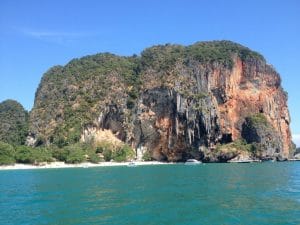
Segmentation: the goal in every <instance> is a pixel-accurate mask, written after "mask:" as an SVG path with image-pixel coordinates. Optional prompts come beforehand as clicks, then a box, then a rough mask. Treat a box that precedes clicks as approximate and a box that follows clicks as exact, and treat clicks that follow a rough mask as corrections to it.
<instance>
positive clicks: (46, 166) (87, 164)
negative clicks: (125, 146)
mask: <svg viewBox="0 0 300 225" xmlns="http://www.w3.org/2000/svg"><path fill="white" fill-rule="evenodd" d="M170 164H173V163H164V162H158V161H149V162H142V161H135V162H134V165H135V166H142V165H170ZM128 165H129V162H100V163H97V164H95V163H90V162H84V163H79V164H67V163H64V162H51V163H44V164H41V165H31V164H20V163H16V164H14V165H7V166H0V170H26V169H59V168H90V167H104V166H107V167H108V166H128Z"/></svg>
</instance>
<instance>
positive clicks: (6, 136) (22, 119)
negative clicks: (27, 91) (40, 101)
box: [0, 100, 28, 145]
mask: <svg viewBox="0 0 300 225" xmlns="http://www.w3.org/2000/svg"><path fill="white" fill-rule="evenodd" d="M27 132H28V113H27V111H26V110H25V109H24V108H23V106H22V105H21V104H20V103H18V102H17V101H14V100H6V101H3V102H1V103H0V141H3V142H7V143H9V144H14V145H21V144H24V143H25V140H26V136H27Z"/></svg>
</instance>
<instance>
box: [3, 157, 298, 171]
mask: <svg viewBox="0 0 300 225" xmlns="http://www.w3.org/2000/svg"><path fill="white" fill-rule="evenodd" d="M296 161H300V159H288V160H286V161H283V162H296ZM130 163H131V162H100V163H91V162H83V163H78V164H68V163H65V162H60V161H58V162H50V163H44V164H42V165H32V164H22V163H16V164H14V165H2V166H0V171H1V170H30V169H63V168H93V167H114V166H129V167H130V166H131V167H135V166H150V165H174V164H184V163H180V162H159V161H133V163H134V164H133V165H130ZM211 163H218V162H211ZM227 163H230V164H235V163H238V164H240V163H264V162H262V161H257V160H253V161H251V160H249V161H231V162H227Z"/></svg>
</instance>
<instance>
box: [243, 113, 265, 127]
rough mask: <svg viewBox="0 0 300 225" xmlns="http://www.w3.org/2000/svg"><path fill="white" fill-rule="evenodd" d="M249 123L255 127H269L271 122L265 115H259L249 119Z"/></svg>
mask: <svg viewBox="0 0 300 225" xmlns="http://www.w3.org/2000/svg"><path fill="white" fill-rule="evenodd" d="M247 119H248V121H249V122H251V123H252V124H253V125H264V126H269V122H268V120H267V118H266V116H265V115H264V114H263V113H257V114H254V115H252V116H250V117H247Z"/></svg>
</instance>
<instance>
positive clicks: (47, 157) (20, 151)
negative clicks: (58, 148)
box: [15, 145, 53, 164]
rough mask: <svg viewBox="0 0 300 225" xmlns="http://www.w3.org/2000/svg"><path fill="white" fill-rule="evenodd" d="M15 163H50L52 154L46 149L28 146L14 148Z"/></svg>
mask: <svg viewBox="0 0 300 225" xmlns="http://www.w3.org/2000/svg"><path fill="white" fill-rule="evenodd" d="M15 157H16V161H17V162H19V163H30V164H37V163H40V162H51V161H52V160H53V158H52V153H51V151H50V150H49V149H48V148H45V147H36V148H32V147H29V146H24V145H22V146H17V147H16V156H15Z"/></svg>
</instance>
